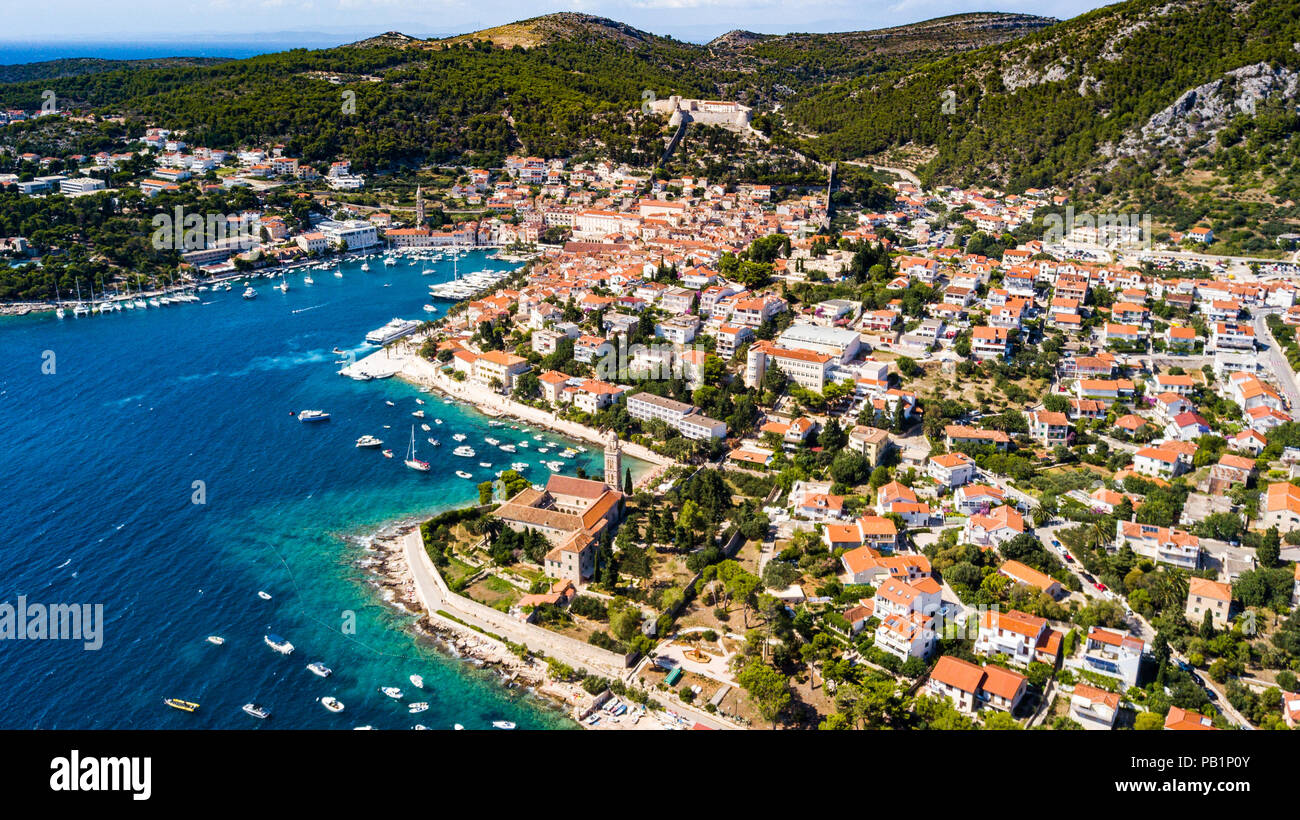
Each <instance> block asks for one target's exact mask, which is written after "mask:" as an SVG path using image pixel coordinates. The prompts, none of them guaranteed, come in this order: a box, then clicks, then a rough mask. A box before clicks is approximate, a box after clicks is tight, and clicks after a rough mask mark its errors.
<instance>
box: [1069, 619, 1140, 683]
mask: <svg viewBox="0 0 1300 820" xmlns="http://www.w3.org/2000/svg"><path fill="white" fill-rule="evenodd" d="M1145 651H1146V642H1145V641H1143V640H1142V639H1141V638H1139V637H1137V636H1135V635H1129V634H1127V633H1124V632H1117V631H1115V630H1113V629H1102V628H1101V627H1097V626H1094V627H1089V629H1088V639H1087V640H1086V641H1085V642H1084V645H1083V660H1082V662H1081V664H1080V666H1081V668H1083V669H1086V670H1088V671H1089V672H1095V673H1096V674H1099V675H1105V676H1107V677H1111V678H1116V679H1118V680H1120V681H1123V682H1124V684H1125V685H1127V686H1136V685H1137V679H1138V670H1139V669H1140V668H1141V666H1142V653H1143V652H1145Z"/></svg>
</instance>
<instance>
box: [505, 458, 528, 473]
mask: <svg viewBox="0 0 1300 820" xmlns="http://www.w3.org/2000/svg"><path fill="white" fill-rule="evenodd" d="M531 466H532V465H531V464H529V463H528V462H527V461H516V462H513V463H512V464H511V465H510V469H512V470H514V471H515V472H516V473H522V472H525V471H526V470H527V469H528V468H529V467H531Z"/></svg>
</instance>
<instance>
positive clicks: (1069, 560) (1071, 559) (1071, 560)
mask: <svg viewBox="0 0 1300 820" xmlns="http://www.w3.org/2000/svg"><path fill="white" fill-rule="evenodd" d="M1062 555H1064V557H1065V560H1066V562H1067V563H1071V564H1072V563H1074V556H1073V555H1071V554H1070V553H1068V552H1066V553H1062Z"/></svg>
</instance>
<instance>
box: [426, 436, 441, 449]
mask: <svg viewBox="0 0 1300 820" xmlns="http://www.w3.org/2000/svg"><path fill="white" fill-rule="evenodd" d="M425 441H427V442H429V444H431V445H432V446H434V447H440V446H441V444H440V442H439V441H438V440H437V439H436V438H434V437H433V436H429V437H428V438H426V439H425Z"/></svg>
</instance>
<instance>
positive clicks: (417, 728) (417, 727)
mask: <svg viewBox="0 0 1300 820" xmlns="http://www.w3.org/2000/svg"><path fill="white" fill-rule="evenodd" d="M411 728H412V729H414V730H415V731H417V732H423V731H428V729H429V727H428V726H425V725H424V724H423V723H417V724H415V725H414V726H412V727H411Z"/></svg>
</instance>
